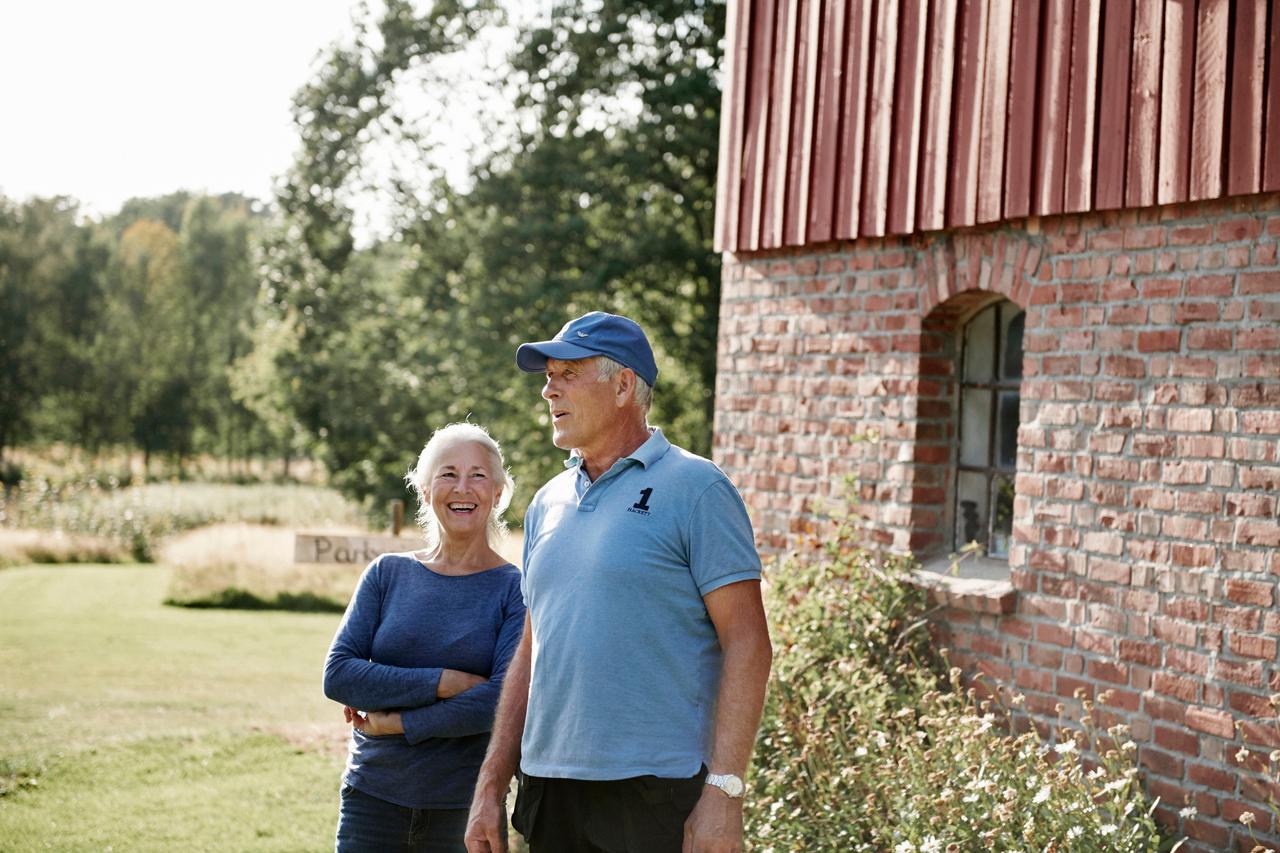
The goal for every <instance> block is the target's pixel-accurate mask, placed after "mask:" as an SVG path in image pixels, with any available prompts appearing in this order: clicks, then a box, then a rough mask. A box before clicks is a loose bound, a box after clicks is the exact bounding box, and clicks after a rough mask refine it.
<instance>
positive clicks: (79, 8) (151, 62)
mask: <svg viewBox="0 0 1280 853" xmlns="http://www.w3.org/2000/svg"><path fill="white" fill-rule="evenodd" d="M355 2H356V0H218V2H188V0H63V2H38V0H0V80H3V81H4V82H3V85H2V86H0V91H2V92H3V94H4V97H3V99H2V100H0V193H2V194H4V195H6V196H8V197H10V198H18V199H21V198H26V197H28V196H31V195H44V196H47V195H70V196H74V197H75V198H78V199H80V200H81V201H82V202H84V203H85V207H86V208H87V210H88V211H89V212H93V213H98V214H106V213H111V212H114V211H115V210H116V209H118V208H119V207H120V205H121V203H122V202H124V201H125V200H126V199H128V198H130V197H132V196H152V195H162V194H164V193H168V192H173V191H175V190H179V189H189V190H195V191H207V192H211V193H219V192H230V191H236V192H242V193H245V194H246V195H251V196H255V197H258V198H267V197H268V196H269V194H270V191H271V181H272V178H273V177H274V176H276V175H279V174H281V173H282V172H284V171H285V169H286V168H288V165H289V162H290V160H291V157H292V154H293V151H294V148H295V145H296V137H295V135H294V133H293V129H292V126H291V122H290V114H289V109H290V99H291V97H292V95H293V93H294V92H295V91H296V90H297V89H298V87H300V86H301V85H302V84H303V83H305V82H306V81H307V80H309V79H311V77H312V69H313V60H314V59H315V57H316V53H317V51H319V50H320V49H321V48H323V47H324V46H326V45H327V44H329V43H330V42H331V41H333V40H334V39H336V38H340V37H343V36H345V35H346V34H348V33H349V32H350V31H351V12H352V10H353V8H354V7H355Z"/></svg>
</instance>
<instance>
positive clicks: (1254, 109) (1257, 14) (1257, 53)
mask: <svg viewBox="0 0 1280 853" xmlns="http://www.w3.org/2000/svg"><path fill="white" fill-rule="evenodd" d="M1231 53H1232V56H1233V60H1232V67H1231V130H1230V133H1229V135H1228V143H1227V192H1228V193H1230V194H1232V195H1242V194H1246V193H1256V192H1258V190H1259V189H1261V188H1262V128H1263V112H1262V106H1263V100H1262V94H1263V84H1264V83H1265V82H1266V73H1267V0H1237V2H1236V25H1235V32H1234V33H1233V38H1232V51H1231ZM1275 61H1276V58H1273V59H1272V62H1275Z"/></svg>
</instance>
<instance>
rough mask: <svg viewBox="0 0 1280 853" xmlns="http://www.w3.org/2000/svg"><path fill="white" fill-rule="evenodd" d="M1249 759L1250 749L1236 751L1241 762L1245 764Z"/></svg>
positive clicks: (1237, 758) (1237, 759)
mask: <svg viewBox="0 0 1280 853" xmlns="http://www.w3.org/2000/svg"><path fill="white" fill-rule="evenodd" d="M1248 760H1249V750H1247V749H1242V750H1240V751H1239V752H1237V753H1236V761H1239V762H1240V763H1241V764H1243V763H1244V762H1246V761H1248Z"/></svg>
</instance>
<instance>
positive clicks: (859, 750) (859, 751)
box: [853, 746, 867, 758]
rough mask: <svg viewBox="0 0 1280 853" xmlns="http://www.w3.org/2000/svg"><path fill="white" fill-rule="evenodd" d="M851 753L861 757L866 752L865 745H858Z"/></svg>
mask: <svg viewBox="0 0 1280 853" xmlns="http://www.w3.org/2000/svg"><path fill="white" fill-rule="evenodd" d="M853 754H854V755H855V756H856V757H858V758H862V757H863V756H865V755H866V754H867V748H866V747H865V746H860V747H858V748H857V749H855V750H854V751H853Z"/></svg>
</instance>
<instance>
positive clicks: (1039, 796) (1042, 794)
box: [1031, 785, 1052, 805]
mask: <svg viewBox="0 0 1280 853" xmlns="http://www.w3.org/2000/svg"><path fill="white" fill-rule="evenodd" d="M1051 793H1052V792H1051V791H1050V790H1049V786H1048V785H1045V786H1044V787H1043V788H1041V789H1040V790H1039V791H1036V795H1035V798H1034V799H1032V800H1031V802H1033V803H1035V804H1036V805H1040V804H1041V803H1043V802H1044V801H1045V800H1047V799H1049V794H1051Z"/></svg>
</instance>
